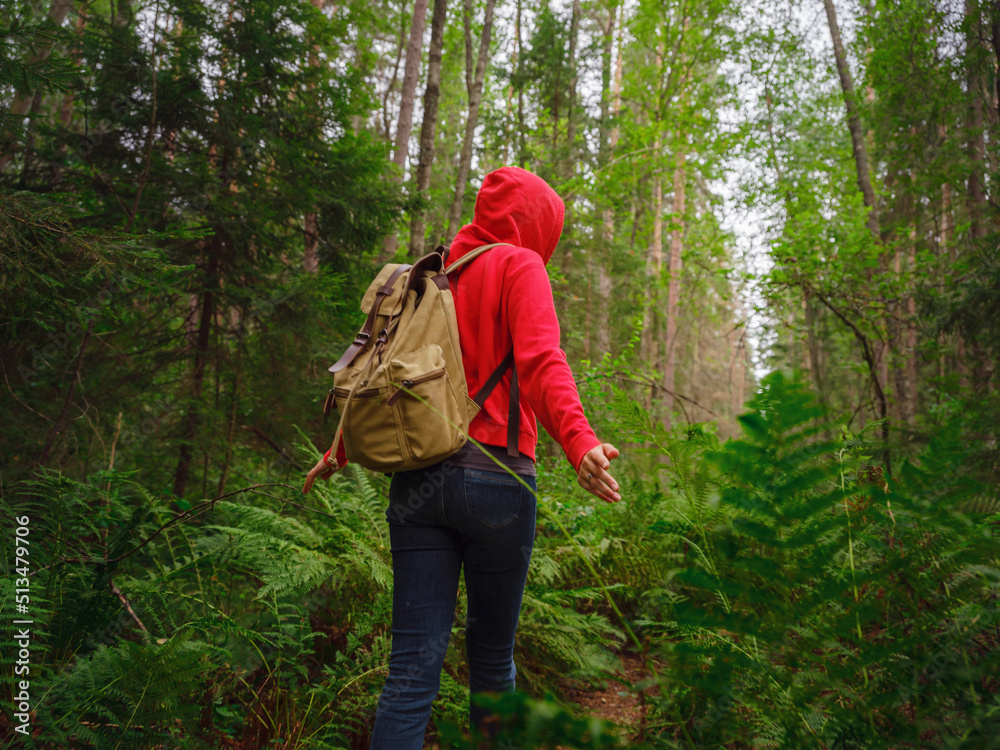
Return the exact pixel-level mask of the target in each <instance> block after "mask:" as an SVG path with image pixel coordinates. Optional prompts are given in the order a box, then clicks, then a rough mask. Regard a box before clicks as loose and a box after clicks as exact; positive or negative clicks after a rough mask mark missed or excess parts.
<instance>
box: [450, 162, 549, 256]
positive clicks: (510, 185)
mask: <svg viewBox="0 0 1000 750" xmlns="http://www.w3.org/2000/svg"><path fill="white" fill-rule="evenodd" d="M565 213H566V206H565V204H564V203H563V201H562V198H560V197H559V195H558V194H557V193H556V191H555V190H553V189H552V188H551V187H550V186H549V184H548V183H547V182H546V181H545V180H543V179H542V178H541V177H539V176H538V175H536V174H532V173H531V172H529V171H528V170H526V169H521V168H520V167H501V168H500V169H497V170H494V171H493V172H490V173H489V174H488V175H486V177H485V178H484V179H483V186H482V187H481V188H480V189H479V193H478V194H477V195H476V209H475V214H474V216H473V219H472V223H471V224H466V225H465V226H464V227H462V228H461V229H460V230H459V231H458V234H456V235H455V239H454V241H453V242H452V243H451V250H450V252H449V254H448V262H449V264H450V263H452V262H454V261H455V260H457V259H458V258H461V257H462V256H463V255H465V254H466V253H468V252H470V251H472V250H475V249H476V248H477V247H479V246H480V245H486V244H489V243H492V242H507V243H510V244H511V245H515V246H517V247H526V248H529V249H531V250H534V251H535V252H536V253H538V254H539V255H540V256H541V257H542V260H543V261H544V262H545V263H548V262H549V258H551V257H552V253H553V252H555V249H556V245H557V244H559V236H560V235H561V234H562V227H563V218H564V216H565Z"/></svg>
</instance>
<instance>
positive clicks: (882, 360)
mask: <svg viewBox="0 0 1000 750" xmlns="http://www.w3.org/2000/svg"><path fill="white" fill-rule="evenodd" d="M823 7H824V9H825V10H826V20H827V22H828V24H829V26H830V38H831V39H832V41H833V56H834V60H835V62H836V64H837V73H838V74H839V76H840V87H841V89H842V91H843V94H844V106H845V108H846V109H847V129H848V131H849V132H850V134H851V149H852V151H853V152H854V167H855V170H856V172H857V179H858V188H859V189H860V190H861V195H862V197H863V199H864V203H865V208H867V209H868V221H867V224H868V230H869V231H870V232H871V235H872V239H874V241H875V242H876V244H878V245H881V244H882V230H881V226H880V222H879V215H878V205H877V203H876V201H875V189H874V188H873V187H872V182H871V169H870V167H869V162H868V149H867V148H866V147H865V138H864V133H862V131H861V118H860V116H859V115H858V107H857V102H856V101H855V93H854V81H853V79H852V78H851V71H850V68H848V66H847V55H846V54H845V52H844V43H843V42H842V41H841V38H840V26H839V25H838V24H837V11H836V9H835V8H834V7H833V0H823ZM880 263H881V260H880ZM855 335H856V336H857V335H858V331H857V330H855ZM866 344H867V342H866ZM884 349H885V346H884V342H882V341H876V342H875V347H874V352H873V356H872V357H871V358H870V359H869V360H868V369H869V374H870V376H871V378H872V385H873V386H874V388H875V397H876V399H877V401H878V409H879V418H880V419H883V420H885V421H884V422H883V423H882V439H883V441H884V442H885V443H886V444H888V443H889V402H888V399H887V398H886V394H885V390H886V383H887V381H888V370H887V368H888V357H887V356H886V352H885V351H884ZM885 460H886V465H887V467H888V465H889V453H888V449H886V454H885Z"/></svg>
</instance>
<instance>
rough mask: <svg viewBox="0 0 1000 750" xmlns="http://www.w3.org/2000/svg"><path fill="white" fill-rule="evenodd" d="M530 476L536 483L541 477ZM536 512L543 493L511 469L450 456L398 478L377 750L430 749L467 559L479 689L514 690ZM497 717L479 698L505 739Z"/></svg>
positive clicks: (479, 719) (473, 710) (393, 492)
mask: <svg viewBox="0 0 1000 750" xmlns="http://www.w3.org/2000/svg"><path fill="white" fill-rule="evenodd" d="M497 468H498V469H499V468H500V467H497ZM521 478H522V479H523V480H524V481H525V482H526V483H527V484H528V486H530V487H531V488H532V490H534V489H535V486H536V485H535V477H533V476H522V477H521ZM535 511H536V507H535V496H534V495H533V494H532V493H531V492H529V491H528V490H527V489H526V488H525V487H524V486H523V485H522V484H521V483H520V482H518V481H517V479H515V478H514V477H513V476H511V475H510V474H508V473H505V472H503V471H499V470H498V471H480V470H478V469H467V468H463V467H458V466H455V465H454V464H453V463H450V462H449V461H448V460H447V459H446V460H445V461H442V462H440V463H437V464H434V465H433V466H430V467H427V468H425V469H418V470H416V471H406V472H397V473H396V474H394V475H393V477H392V482H391V484H390V486H389V507H388V509H387V510H386V520H387V521H388V522H389V539H390V542H391V544H392V569H393V594H392V653H391V656H390V658H389V674H388V676H387V678H386V681H385V687H384V688H383V690H382V694H381V695H380V696H379V700H378V709H377V711H376V715H375V727H374V729H373V731H372V741H371V750H389V749H390V748H391V749H392V750H420V748H421V747H422V746H423V738H424V732H425V730H426V728H427V722H428V721H429V719H430V715H431V703H432V702H433V701H434V698H435V697H436V696H437V693H438V688H439V686H440V682H441V668H442V665H443V663H444V656H445V652H446V651H447V649H448V640H449V638H450V636H451V628H452V623H453V620H454V616H455V602H456V599H457V596H458V574H459V570H460V569H461V568H462V567H463V566H464V568H465V588H466V593H467V596H468V612H467V613H466V649H467V655H468V663H469V689H470V692H471V693H477V692H481V691H496V692H503V691H511V692H513V690H514V687H515V679H514V678H515V674H516V671H517V670H516V668H515V666H514V633H515V631H516V630H517V621H518V616H519V615H520V611H521V599H522V597H523V596H524V584H525V581H526V579H527V576H528V563H529V562H530V560H531V548H532V545H533V543H534V539H535ZM487 717H488V712H487V711H486V710H485V709H483V708H480V707H478V706H475V705H473V704H472V703H471V701H470V705H469V719H470V724H471V725H472V726H473V727H479V728H481V730H484V731H485V733H486V734H487V736H495V735H496V732H497V731H498V726H497V725H496V724H495V722H493V721H490V720H488V718H487Z"/></svg>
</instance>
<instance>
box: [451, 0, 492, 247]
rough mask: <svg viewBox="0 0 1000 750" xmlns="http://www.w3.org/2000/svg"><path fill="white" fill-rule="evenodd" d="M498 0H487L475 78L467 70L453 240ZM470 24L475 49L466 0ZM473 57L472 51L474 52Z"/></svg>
mask: <svg viewBox="0 0 1000 750" xmlns="http://www.w3.org/2000/svg"><path fill="white" fill-rule="evenodd" d="M494 5H496V0H486V17H485V19H484V21H483V35H482V37H481V38H480V40H479V57H478V59H477V61H476V74H475V78H474V79H473V78H471V77H470V75H469V73H470V72H471V71H468V70H467V71H466V84H467V87H468V93H469V116H468V117H467V118H466V120H465V137H464V139H463V140H462V154H461V156H460V158H459V162H458V174H457V175H456V177H455V198H454V200H453V201H452V204H451V211H450V212H449V214H448V230H447V233H446V235H447V239H448V242H451V240H452V238H454V236H455V233H456V232H457V231H458V230H459V228H460V226H459V225H460V222H461V220H462V202H463V200H464V199H465V183H466V182H468V179H469V169H470V168H471V166H472V143H473V140H474V138H475V134H476V124H477V123H478V121H479V105H480V104H481V102H482V98H483V81H484V80H485V78H486V58H487V57H488V55H489V50H490V37H491V36H492V32H493V6H494ZM465 14H466V19H467V22H466V28H465V41H466V49H467V50H471V48H472V47H471V45H472V29H471V25H472V19H471V16H472V0H466V3H465ZM470 58H471V54H470Z"/></svg>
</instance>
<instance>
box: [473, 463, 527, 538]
mask: <svg viewBox="0 0 1000 750" xmlns="http://www.w3.org/2000/svg"><path fill="white" fill-rule="evenodd" d="M523 489H524V488H523V487H522V486H521V483H520V482H519V481H518V480H517V479H516V478H515V477H513V476H511V475H510V474H508V473H507V472H503V471H480V470H478V469H466V470H465V503H466V510H467V511H468V513H469V515H470V516H472V517H473V518H475V519H476V520H478V521H482V522H483V523H485V524H486V525H487V526H490V527H491V528H494V529H498V528H500V527H501V526H506V525H507V524H509V523H510V522H511V521H513V520H514V519H516V518H517V516H518V514H519V513H520V512H521V493H522V490H523Z"/></svg>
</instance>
